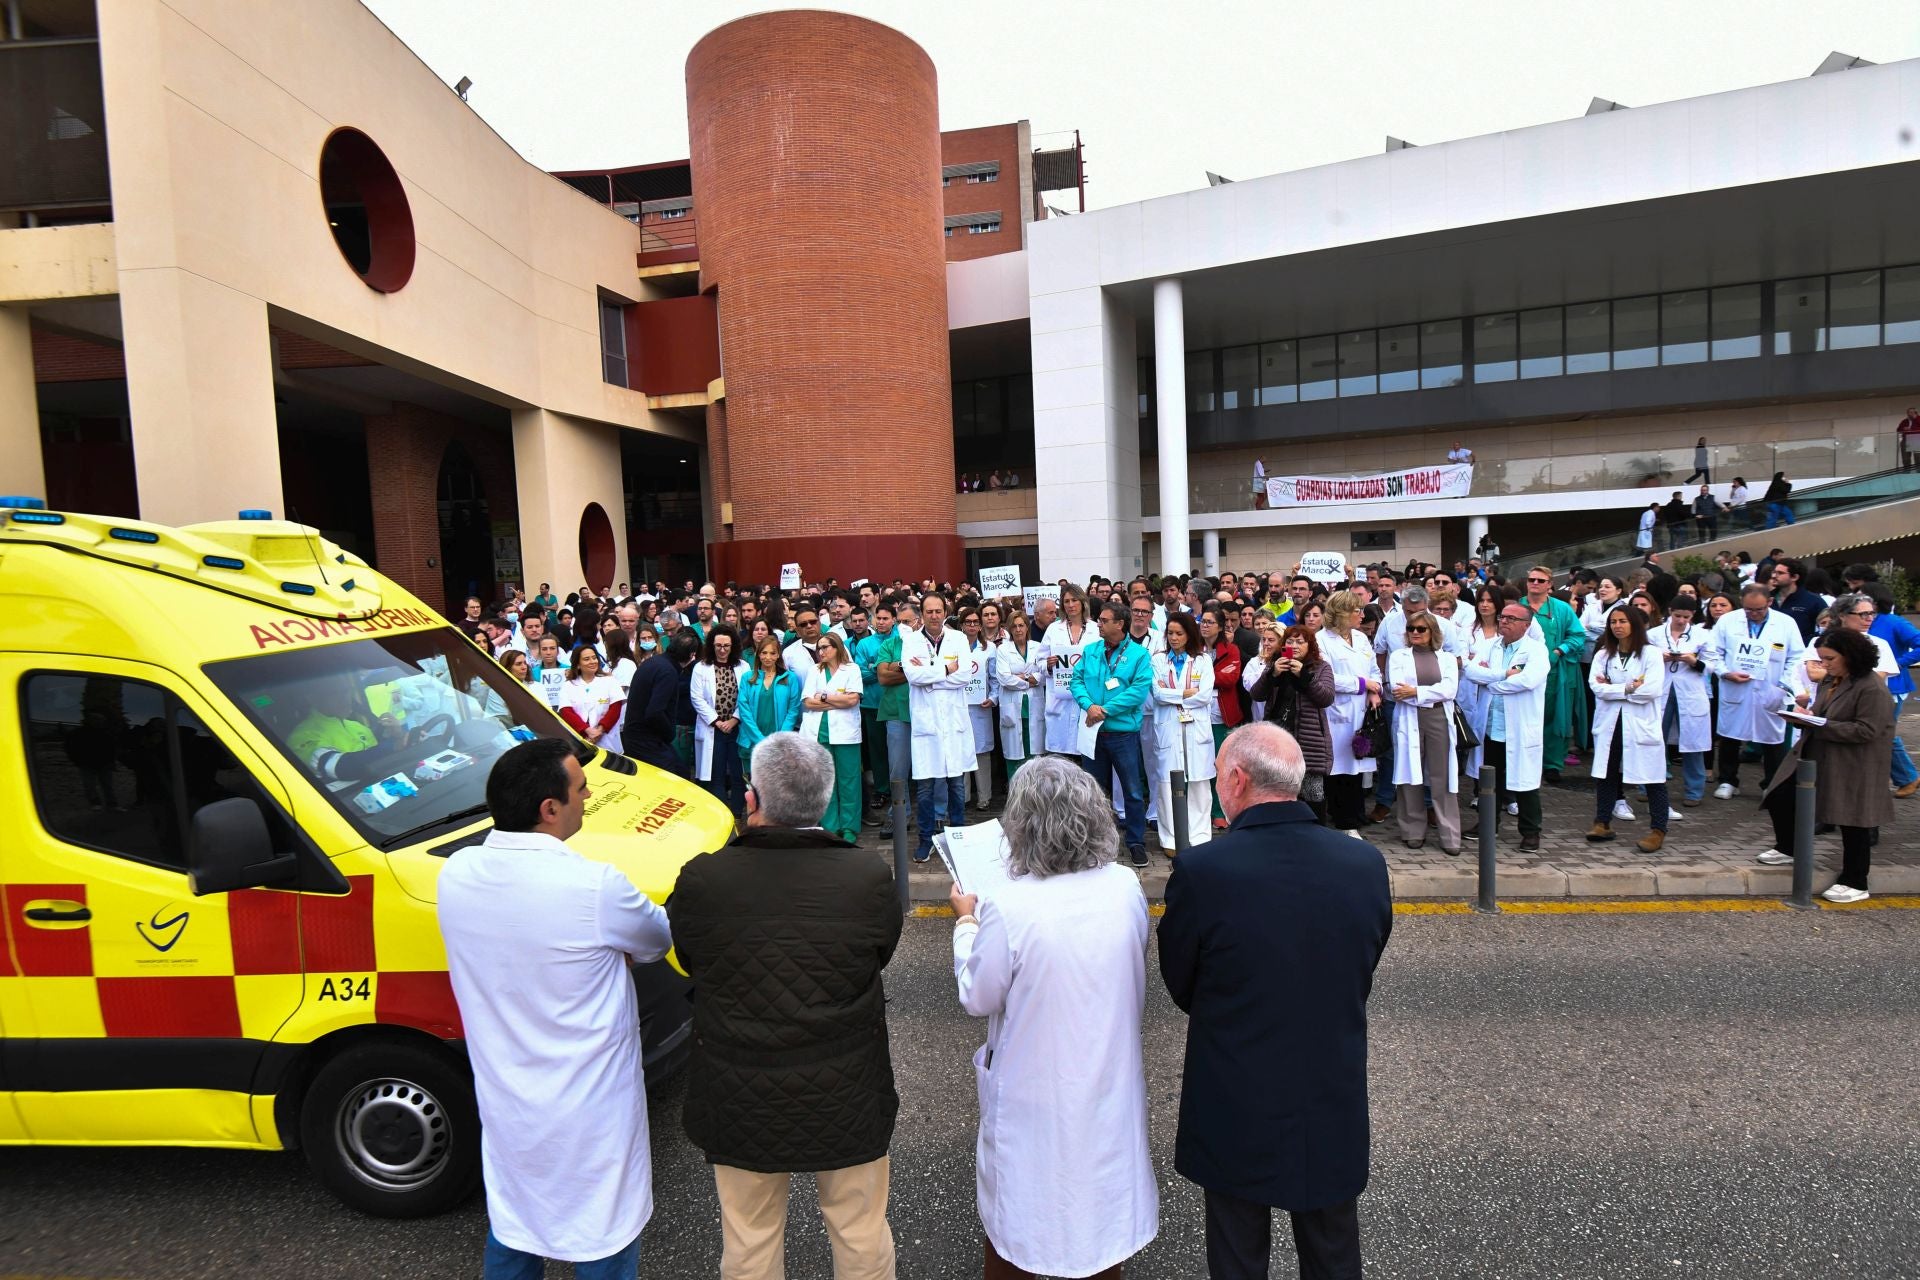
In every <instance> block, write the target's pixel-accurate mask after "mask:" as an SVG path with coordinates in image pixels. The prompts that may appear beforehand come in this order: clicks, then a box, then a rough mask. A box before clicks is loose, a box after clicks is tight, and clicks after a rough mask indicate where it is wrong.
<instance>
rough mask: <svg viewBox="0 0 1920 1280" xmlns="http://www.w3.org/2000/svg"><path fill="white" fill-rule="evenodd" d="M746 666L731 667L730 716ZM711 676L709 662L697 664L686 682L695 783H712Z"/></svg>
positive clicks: (736, 706)
mask: <svg viewBox="0 0 1920 1280" xmlns="http://www.w3.org/2000/svg"><path fill="white" fill-rule="evenodd" d="M748 674H749V672H748V668H747V664H746V663H744V662H736V663H734V664H733V687H734V690H735V698H734V712H733V713H734V715H735V716H738V715H739V714H740V707H739V696H738V692H739V688H740V686H741V685H742V684H745V683H746V680H747V676H748ZM715 689H716V685H715V673H714V670H713V664H712V663H711V662H697V663H695V664H694V667H693V678H692V680H691V681H689V682H688V689H687V696H688V697H689V698H690V699H691V700H692V702H693V776H694V779H695V780H696V781H698V782H711V781H713V740H714V737H715V736H716V735H715V734H714V731H713V724H714V721H715V720H716V719H718V716H717V715H716V714H715V710H714V705H713V699H714V693H715ZM620 724H621V727H622V728H625V727H626V713H625V712H624V711H623V712H621V718H620Z"/></svg>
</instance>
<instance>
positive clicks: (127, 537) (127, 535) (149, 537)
mask: <svg viewBox="0 0 1920 1280" xmlns="http://www.w3.org/2000/svg"><path fill="white" fill-rule="evenodd" d="M107 536H108V537H109V538H118V539H120V541H122V542H158V541H160V535H159V534H157V533H148V532H147V531H146V530H145V529H109V530H107Z"/></svg>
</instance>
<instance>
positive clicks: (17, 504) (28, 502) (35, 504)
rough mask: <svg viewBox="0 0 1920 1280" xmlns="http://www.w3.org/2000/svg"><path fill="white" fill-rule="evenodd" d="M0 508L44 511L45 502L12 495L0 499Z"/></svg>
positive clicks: (40, 499) (41, 499) (42, 499)
mask: <svg viewBox="0 0 1920 1280" xmlns="http://www.w3.org/2000/svg"><path fill="white" fill-rule="evenodd" d="M0 507H11V508H13V509H14V510H15V511H45V510H46V509H47V502H46V499H44V498H29V497H26V496H24V495H22V494H13V495H11V496H8V497H4V498H0Z"/></svg>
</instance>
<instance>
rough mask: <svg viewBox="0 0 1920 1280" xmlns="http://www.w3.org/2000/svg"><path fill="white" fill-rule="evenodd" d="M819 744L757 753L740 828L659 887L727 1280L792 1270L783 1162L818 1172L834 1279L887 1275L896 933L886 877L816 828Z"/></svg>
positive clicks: (822, 772) (791, 738) (825, 764)
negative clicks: (684, 980)
mask: <svg viewBox="0 0 1920 1280" xmlns="http://www.w3.org/2000/svg"><path fill="white" fill-rule="evenodd" d="M832 790H833V761H832V759H831V757H829V756H828V754H827V749H826V748H825V747H823V746H821V745H820V744H819V743H818V742H813V741H809V740H808V739H807V738H805V737H803V736H802V735H800V734H797V733H774V734H769V735H768V736H767V737H766V738H764V739H762V740H761V741H760V743H759V745H758V746H756V747H755V748H754V751H753V783H752V785H750V786H749V787H748V788H747V830H746V833H745V834H744V835H742V836H741V837H740V838H739V839H737V840H735V841H734V842H733V843H732V844H731V845H728V846H727V847H726V848H724V849H722V850H720V851H718V852H717V853H712V854H708V855H706V856H705V857H700V858H695V859H694V860H693V861H692V862H689V863H688V864H687V865H686V867H685V868H684V869H683V870H682V871H681V872H680V881H679V883H678V884H677V885H675V886H674V890H673V896H672V897H671V898H670V899H669V900H668V903H667V912H668V914H669V915H670V916H671V917H672V922H673V937H674V944H675V947H676V951H677V954H678V957H679V960H680V963H681V965H682V966H683V967H684V968H685V969H686V971H687V973H688V974H689V975H690V976H691V977H692V978H693V984H694V1002H693V1061H692V1063H691V1064H690V1066H689V1069H688V1073H687V1076H688V1085H687V1101H686V1106H685V1109H684V1112H683V1116H684V1120H685V1123H686V1129H687V1137H688V1138H690V1139H691V1140H692V1141H693V1142H694V1144H695V1145H696V1146H698V1147H699V1148H700V1149H701V1150H703V1151H705V1152H706V1155H707V1160H708V1162H709V1163H711V1164H712V1165H713V1179H714V1184H715V1186H716V1188H717V1189H718V1191H719V1196H720V1229H721V1234H722V1244H723V1249H722V1255H721V1263H720V1274H721V1276H722V1277H723V1280H778V1278H779V1277H783V1276H784V1275H785V1242H786V1224H787V1183H788V1175H789V1174H791V1173H793V1172H795V1171H796V1170H804V1171H809V1172H812V1173H814V1174H815V1175H816V1181H817V1183H818V1186H819V1190H820V1213H821V1216H822V1217H823V1218H824V1219H826V1224H827V1233H828V1235H829V1236H830V1237H831V1238H832V1241H833V1271H834V1276H835V1277H836V1280H893V1275H894V1254H893V1233H892V1231H891V1230H890V1229H889V1228H888V1226H887V1174H888V1166H887V1148H888V1146H889V1144H890V1143H891V1142H892V1141H893V1119H894V1115H895V1114H896V1113H897V1112H898V1111H899V1109H900V1100H899V1097H898V1095H896V1094H895V1093H894V1089H893V1060H892V1058H891V1056H890V1055H889V1054H888V1051H887V1014H886V994H885V991H884V989H883V988H882V986H881V981H880V971H881V970H882V969H884V968H886V966H887V961H888V960H890V959H892V957H893V949H894V946H895V944H896V943H898V942H899V940H900V906H899V903H898V901H897V900H896V899H895V897H894V887H893V874H892V872H891V871H890V870H889V869H888V867H887V865H886V863H885V862H883V861H881V859H879V858H877V857H875V856H874V855H873V854H872V853H871V852H869V851H866V850H863V849H856V848H854V847H853V846H852V845H850V844H847V843H846V842H845V841H843V840H840V839H839V838H837V837H835V836H831V835H828V834H827V833H826V832H825V831H823V830H821V829H820V825H819V824H820V816H821V815H822V814H823V813H825V812H826V807H827V798H828V795H829V794H830V793H831V791H832Z"/></svg>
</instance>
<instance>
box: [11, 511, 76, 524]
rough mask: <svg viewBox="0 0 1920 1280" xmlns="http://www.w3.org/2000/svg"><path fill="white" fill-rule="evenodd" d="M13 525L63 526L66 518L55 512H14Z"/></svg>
mask: <svg viewBox="0 0 1920 1280" xmlns="http://www.w3.org/2000/svg"><path fill="white" fill-rule="evenodd" d="M13 522H14V523H15V524H65V523H66V522H67V518H66V517H65V516H63V515H61V514H59V513H58V512H56V511H15V512H14V513H13Z"/></svg>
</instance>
